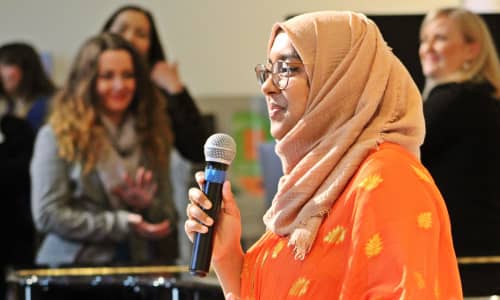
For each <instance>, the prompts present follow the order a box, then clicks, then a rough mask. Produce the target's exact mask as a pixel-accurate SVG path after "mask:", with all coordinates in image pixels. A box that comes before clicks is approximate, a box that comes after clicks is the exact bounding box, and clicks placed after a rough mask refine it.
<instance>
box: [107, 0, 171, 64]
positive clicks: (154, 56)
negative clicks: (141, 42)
mask: <svg viewBox="0 0 500 300" xmlns="http://www.w3.org/2000/svg"><path fill="white" fill-rule="evenodd" d="M127 10H132V11H136V12H140V13H142V14H143V15H144V16H145V17H146V18H147V19H148V21H149V28H150V32H149V42H150V44H149V45H150V46H149V53H148V56H147V58H146V59H147V63H148V64H149V66H150V67H153V66H154V65H155V63H157V62H158V61H162V60H166V55H165V52H164V51H163V47H162V45H161V42H160V37H159V35H158V30H157V29H156V25H155V21H154V19H153V14H151V12H149V11H148V10H147V9H145V8H143V7H140V6H137V5H124V6H122V7H120V8H118V9H117V10H116V11H115V12H114V13H113V14H112V15H111V16H110V17H109V18H108V19H107V20H106V22H105V23H104V26H103V27H102V29H101V33H102V32H108V31H109V30H110V29H111V26H113V23H114V22H115V21H116V18H117V17H118V16H119V15H120V14H121V13H122V12H124V11H127Z"/></svg>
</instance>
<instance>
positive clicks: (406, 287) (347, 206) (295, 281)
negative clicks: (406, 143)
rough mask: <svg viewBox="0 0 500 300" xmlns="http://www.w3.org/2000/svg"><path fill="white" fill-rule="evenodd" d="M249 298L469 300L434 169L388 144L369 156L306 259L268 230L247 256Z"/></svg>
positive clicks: (244, 294)
mask: <svg viewBox="0 0 500 300" xmlns="http://www.w3.org/2000/svg"><path fill="white" fill-rule="evenodd" d="M241 276H242V279H241V284H242V285H241V299H242V300H246V299H251V300H254V299H255V300H256V299H265V300H267V299H349V300H351V299H356V300H357V299H462V292H461V285H460V278H459V274H458V267H457V260H456V256H455V252H454V250H453V243H452V238H451V231H450V221H449V217H448V212H447V210H446V206H445V204H444V201H443V199H442V197H441V195H440V193H439V191H438V189H437V188H436V186H435V184H434V181H433V180H432V178H431V176H430V174H429V173H428V172H427V170H426V169H425V168H424V167H423V166H422V165H421V164H420V163H419V162H418V160H416V159H415V158H414V157H413V156H412V155H411V154H409V153H408V152H407V151H406V150H404V149H403V148H402V147H400V146H398V145H394V144H389V143H384V144H383V145H381V146H380V147H379V148H378V149H377V150H374V151H373V152H371V153H370V155H369V156H368V157H367V158H366V159H365V160H364V162H363V163H362V165H361V166H360V168H359V169H358V171H357V172H356V174H355V175H354V177H353V178H352V179H351V181H350V183H349V185H348V186H347V188H346V190H345V191H344V192H343V194H342V196H341V197H340V198H339V199H338V200H337V201H336V202H335V204H334V205H333V207H332V208H331V210H330V213H329V215H328V216H327V217H326V218H325V220H324V221H323V223H322V225H321V227H320V229H319V232H318V236H317V239H316V241H315V243H314V245H313V248H312V249H311V252H310V253H309V254H308V255H307V256H306V258H305V260H303V261H300V260H295V259H294V256H293V252H292V248H291V247H288V246H287V237H280V236H278V235H276V234H274V233H272V232H270V231H268V232H266V233H265V234H264V235H263V236H262V237H261V238H260V240H259V241H257V242H256V243H255V244H254V245H253V246H252V247H251V248H250V249H249V250H248V252H247V253H246V255H245V259H244V265H243V270H242V275H241Z"/></svg>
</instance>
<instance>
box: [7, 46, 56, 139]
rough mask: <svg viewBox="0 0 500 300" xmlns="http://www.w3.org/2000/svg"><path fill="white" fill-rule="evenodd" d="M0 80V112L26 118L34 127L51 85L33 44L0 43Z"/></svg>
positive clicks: (45, 106)
mask: <svg viewBox="0 0 500 300" xmlns="http://www.w3.org/2000/svg"><path fill="white" fill-rule="evenodd" d="M0 80H1V85H0V113H10V114H13V115H15V116H17V117H19V118H22V119H27V120H28V122H29V123H30V124H31V126H32V127H33V128H34V129H35V130H38V129H39V128H40V126H41V125H42V124H43V123H44V121H45V116H46V113H47V109H48V102H49V99H50V97H51V96H52V94H53V93H54V91H55V86H54V84H53V83H52V81H51V79H50V78H49V76H48V75H47V74H46V72H45V71H44V69H43V65H42V62H41V60H40V57H39V55H38V53H37V52H36V50H35V49H34V48H33V46H31V45H30V44H28V43H24V42H15V43H9V44H5V45H3V46H1V47H0Z"/></svg>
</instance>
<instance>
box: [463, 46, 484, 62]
mask: <svg viewBox="0 0 500 300" xmlns="http://www.w3.org/2000/svg"><path fill="white" fill-rule="evenodd" d="M465 52H466V53H465V56H466V59H467V60H474V59H476V58H477V57H478V56H479V53H480V52H481V45H479V43H478V42H472V43H467V44H466V45H465Z"/></svg>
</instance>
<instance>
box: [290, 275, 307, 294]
mask: <svg viewBox="0 0 500 300" xmlns="http://www.w3.org/2000/svg"><path fill="white" fill-rule="evenodd" d="M309 283H310V281H309V280H307V279H306V278H304V277H300V278H299V279H297V280H296V281H295V282H294V284H293V286H292V288H291V289H290V292H289V293H288V294H289V295H290V296H303V295H305V294H306V293H307V289H308V287H309Z"/></svg>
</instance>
